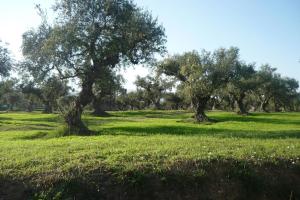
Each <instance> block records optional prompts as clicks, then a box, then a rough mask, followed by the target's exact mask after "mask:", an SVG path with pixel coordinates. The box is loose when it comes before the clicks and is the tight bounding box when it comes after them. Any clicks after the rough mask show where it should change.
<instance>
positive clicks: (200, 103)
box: [192, 96, 210, 122]
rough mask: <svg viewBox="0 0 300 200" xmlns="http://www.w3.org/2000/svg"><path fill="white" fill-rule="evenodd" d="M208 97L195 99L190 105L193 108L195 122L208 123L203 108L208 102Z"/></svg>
mask: <svg viewBox="0 0 300 200" xmlns="http://www.w3.org/2000/svg"><path fill="white" fill-rule="evenodd" d="M209 99H210V97H209V96H208V97H198V98H195V99H194V100H193V101H192V103H193V107H194V108H195V112H196V113H195V120H196V121H197V122H206V121H209V118H208V117H207V116H206V114H205V108H206V105H207V102H208V101H209Z"/></svg>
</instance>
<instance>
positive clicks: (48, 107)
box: [43, 102, 53, 114]
mask: <svg viewBox="0 0 300 200" xmlns="http://www.w3.org/2000/svg"><path fill="white" fill-rule="evenodd" d="M43 113H46V114H50V113H53V107H52V105H51V103H49V102H47V103H45V108H44V111H43Z"/></svg>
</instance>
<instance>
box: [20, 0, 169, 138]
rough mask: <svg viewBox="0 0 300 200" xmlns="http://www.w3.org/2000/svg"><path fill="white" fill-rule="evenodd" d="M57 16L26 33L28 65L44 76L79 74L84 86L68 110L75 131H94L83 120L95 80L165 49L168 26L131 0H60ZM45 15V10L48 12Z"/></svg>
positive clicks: (25, 42) (74, 75)
mask: <svg viewBox="0 0 300 200" xmlns="http://www.w3.org/2000/svg"><path fill="white" fill-rule="evenodd" d="M54 13H55V14H56V18H55V20H54V22H52V23H51V25H49V23H47V22H46V20H43V22H42V24H41V25H40V26H39V27H38V28H37V29H36V30H30V31H28V32H26V33H25V34H24V36H23V54H24V56H25V59H26V62H27V63H28V64H27V66H28V69H31V70H32V71H33V73H34V74H36V75H39V76H44V75H47V74H49V73H50V72H53V71H56V72H55V73H57V74H58V75H59V76H60V78H63V79H68V78H77V79H79V81H80V92H79V93H78V95H77V97H76V98H75V99H74V101H73V102H72V104H71V105H70V107H69V108H70V109H69V110H68V112H66V113H65V114H64V118H65V122H66V124H67V126H68V130H69V133H71V134H87V133H89V132H90V131H89V130H88V128H87V127H86V126H85V125H84V123H83V122H82V120H81V115H82V112H83V109H84V107H85V106H86V105H88V104H89V103H91V102H92V100H93V85H94V84H95V81H96V80H97V78H99V77H101V74H102V73H103V71H104V70H106V69H107V68H110V69H113V68H116V67H119V66H122V65H123V66H126V65H128V64H139V63H146V62H148V61H150V60H151V59H152V58H153V54H154V53H161V52H164V51H165V47H164V43H165V41H166V39H165V34H164V29H163V27H162V26H161V25H159V24H158V22H157V20H156V19H154V18H153V17H152V16H151V14H150V13H149V12H147V11H144V10H142V9H140V8H139V7H138V6H137V5H136V4H134V3H133V2H132V1H131V0H59V1H57V3H56V4H55V6H54ZM44 16H45V15H44Z"/></svg>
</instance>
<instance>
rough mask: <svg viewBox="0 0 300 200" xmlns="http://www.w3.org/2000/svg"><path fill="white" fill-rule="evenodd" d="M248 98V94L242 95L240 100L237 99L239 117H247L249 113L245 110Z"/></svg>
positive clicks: (239, 97)
mask: <svg viewBox="0 0 300 200" xmlns="http://www.w3.org/2000/svg"><path fill="white" fill-rule="evenodd" d="M245 97H246V94H245V93H241V94H240V95H239V96H238V98H237V101H236V102H237V105H238V112H237V113H238V114H239V115H247V114H248V112H247V110H246V108H245V105H244V98H245Z"/></svg>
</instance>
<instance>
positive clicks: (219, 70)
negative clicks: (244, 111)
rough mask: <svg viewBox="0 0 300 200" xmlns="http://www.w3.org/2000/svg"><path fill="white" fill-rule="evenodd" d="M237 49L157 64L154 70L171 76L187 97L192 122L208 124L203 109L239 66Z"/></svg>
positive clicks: (190, 56) (180, 57)
mask: <svg viewBox="0 0 300 200" xmlns="http://www.w3.org/2000/svg"><path fill="white" fill-rule="evenodd" d="M238 59H239V50H238V49H237V48H234V47H232V48H230V49H223V48H220V49H218V50H216V51H215V52H213V53H210V52H207V51H205V50H203V51H202V52H201V53H198V52H196V51H193V52H188V53H184V54H183V55H175V56H173V57H170V58H167V59H165V60H164V61H162V62H161V63H159V64H158V70H159V71H160V72H161V73H165V74H166V75H169V76H175V77H177V78H178V80H180V81H181V82H182V83H183V90H184V92H185V94H186V96H187V97H189V99H190V101H191V104H192V106H193V109H194V110H195V119H196V121H198V122H203V121H208V120H209V119H208V117H207V116H206V114H205V109H206V106H207V103H208V101H209V100H210V98H211V96H212V95H213V93H214V91H216V90H217V89H218V88H220V87H222V86H224V85H225V84H226V83H227V82H228V81H229V79H230V78H231V77H232V75H233V73H234V69H235V66H236V65H237V64H238V63H239V60H238Z"/></svg>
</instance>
